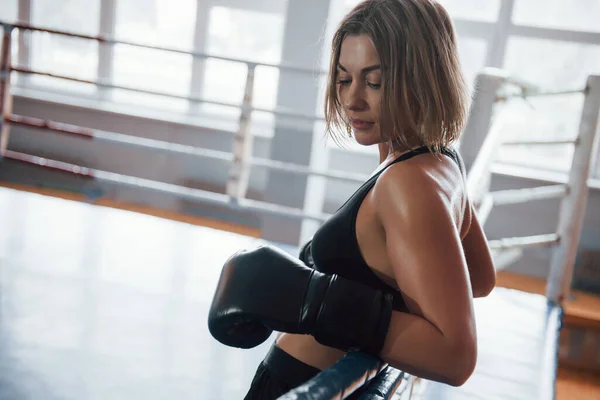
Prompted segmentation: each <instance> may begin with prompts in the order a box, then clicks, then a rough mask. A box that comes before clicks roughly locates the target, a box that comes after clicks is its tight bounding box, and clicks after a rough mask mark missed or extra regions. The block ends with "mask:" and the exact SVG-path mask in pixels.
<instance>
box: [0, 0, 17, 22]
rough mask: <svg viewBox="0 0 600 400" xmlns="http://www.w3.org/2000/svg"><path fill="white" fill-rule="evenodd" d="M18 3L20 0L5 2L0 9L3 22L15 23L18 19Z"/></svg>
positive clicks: (6, 0) (4, 0)
mask: <svg viewBox="0 0 600 400" xmlns="http://www.w3.org/2000/svg"><path fill="white" fill-rule="evenodd" d="M17 1H18V0H3V1H2V7H0V19H1V20H3V21H9V22H10V21H14V20H16V19H17V10H18V7H17Z"/></svg>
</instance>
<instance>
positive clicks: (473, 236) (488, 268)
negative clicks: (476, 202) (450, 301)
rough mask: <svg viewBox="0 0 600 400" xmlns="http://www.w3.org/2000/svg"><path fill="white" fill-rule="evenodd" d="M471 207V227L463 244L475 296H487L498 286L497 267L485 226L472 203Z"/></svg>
mask: <svg viewBox="0 0 600 400" xmlns="http://www.w3.org/2000/svg"><path fill="white" fill-rule="evenodd" d="M469 207H470V209H471V227H470V228H469V231H468V232H467V234H466V235H465V237H464V238H463V240H462V245H463V250H464V252H465V257H466V259H467V266H468V268H469V276H470V278H471V286H472V288H473V297H485V296H487V295H488V294H490V292H491V291H492V289H494V286H496V269H495V267H494V261H493V259H492V255H491V253H490V249H489V247H488V241H487V238H486V236H485V232H484V231H483V227H482V226H481V224H480V223H479V220H478V219H477V214H476V213H475V210H474V209H473V208H472V206H471V205H470V204H469Z"/></svg>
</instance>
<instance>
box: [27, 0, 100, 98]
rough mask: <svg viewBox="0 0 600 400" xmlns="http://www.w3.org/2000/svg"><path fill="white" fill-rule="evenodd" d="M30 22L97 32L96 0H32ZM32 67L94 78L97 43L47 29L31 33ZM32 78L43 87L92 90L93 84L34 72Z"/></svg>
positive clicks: (77, 90) (97, 9) (59, 73)
mask: <svg viewBox="0 0 600 400" xmlns="http://www.w3.org/2000/svg"><path fill="white" fill-rule="evenodd" d="M32 6H33V9H32V23H33V24H34V25H37V26H42V27H46V28H53V29H62V30H69V31H73V32H78V33H85V34H90V35H97V34H98V26H99V18H98V16H99V12H100V9H99V7H100V1H99V0H35V1H33V3H32ZM31 67H32V68H33V69H34V70H38V71H43V72H50V73H53V74H57V75H66V76H71V77H74V78H81V79H87V80H95V79H96V75H97V69H98V43H97V42H94V41H90V40H84V39H76V38H70V37H64V36H58V35H51V34H48V33H40V32H34V33H33V35H32V50H31ZM31 82H32V83H34V84H36V85H40V86H43V87H51V88H60V89H67V90H70V91H76V92H85V93H93V92H95V90H96V88H95V87H94V86H92V85H82V84H80V83H73V82H69V81H65V80H60V79H53V78H47V77H43V76H33V77H32V79H31Z"/></svg>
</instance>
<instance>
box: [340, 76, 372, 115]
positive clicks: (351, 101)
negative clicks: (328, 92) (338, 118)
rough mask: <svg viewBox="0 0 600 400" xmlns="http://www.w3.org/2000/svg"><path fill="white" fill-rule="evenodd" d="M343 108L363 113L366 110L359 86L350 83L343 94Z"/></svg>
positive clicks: (365, 103)
mask: <svg viewBox="0 0 600 400" xmlns="http://www.w3.org/2000/svg"><path fill="white" fill-rule="evenodd" d="M343 100H344V108H345V109H346V110H349V111H364V110H365V109H366V108H367V102H366V100H365V97H364V92H363V90H362V88H361V87H360V85H358V84H356V83H354V82H352V83H351V84H350V87H349V88H348V90H347V91H346V93H345V94H344V99H343Z"/></svg>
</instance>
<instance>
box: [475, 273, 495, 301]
mask: <svg viewBox="0 0 600 400" xmlns="http://www.w3.org/2000/svg"><path fill="white" fill-rule="evenodd" d="M495 287H496V271H495V270H494V271H492V272H491V273H490V274H488V276H487V277H486V278H485V279H482V281H481V282H478V285H477V287H475V288H474V290H473V297H486V296H488V295H489V294H490V293H492V290H494V288H495Z"/></svg>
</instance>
